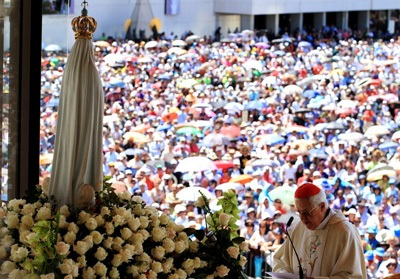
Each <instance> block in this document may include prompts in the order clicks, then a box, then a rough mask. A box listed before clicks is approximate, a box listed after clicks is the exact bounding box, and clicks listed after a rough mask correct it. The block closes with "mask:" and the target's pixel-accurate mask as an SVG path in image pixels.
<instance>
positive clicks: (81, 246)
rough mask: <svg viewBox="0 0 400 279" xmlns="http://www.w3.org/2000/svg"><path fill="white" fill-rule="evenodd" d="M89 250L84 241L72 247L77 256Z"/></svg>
mask: <svg viewBox="0 0 400 279" xmlns="http://www.w3.org/2000/svg"><path fill="white" fill-rule="evenodd" d="M89 249H90V247H89V245H88V243H87V242H85V241H78V242H77V243H76V244H75V245H74V251H75V252H77V253H78V254H79V255H85V254H86V252H87V251H88V250H89Z"/></svg>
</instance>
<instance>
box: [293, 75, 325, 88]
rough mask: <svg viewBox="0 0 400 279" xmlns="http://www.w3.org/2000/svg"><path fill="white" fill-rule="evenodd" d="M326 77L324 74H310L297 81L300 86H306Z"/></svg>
mask: <svg viewBox="0 0 400 279" xmlns="http://www.w3.org/2000/svg"><path fill="white" fill-rule="evenodd" d="M323 78H325V77H324V76H323V75H313V76H308V77H306V78H303V79H302V80H300V81H299V82H297V85H298V86H301V87H305V86H307V85H309V84H310V83H314V82H316V81H319V80H321V79H323Z"/></svg>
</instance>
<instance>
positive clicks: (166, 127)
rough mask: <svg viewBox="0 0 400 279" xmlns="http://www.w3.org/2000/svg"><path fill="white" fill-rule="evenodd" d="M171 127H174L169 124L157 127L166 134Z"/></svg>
mask: <svg viewBox="0 0 400 279" xmlns="http://www.w3.org/2000/svg"><path fill="white" fill-rule="evenodd" d="M171 127H172V125H171V124H169V123H164V124H162V125H160V126H157V129H156V130H157V131H160V132H164V131H168V130H169V129H171Z"/></svg>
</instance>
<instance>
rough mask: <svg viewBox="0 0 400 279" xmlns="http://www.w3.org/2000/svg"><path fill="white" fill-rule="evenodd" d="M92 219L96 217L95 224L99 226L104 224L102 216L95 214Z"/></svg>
mask: <svg viewBox="0 0 400 279" xmlns="http://www.w3.org/2000/svg"><path fill="white" fill-rule="evenodd" d="M94 219H96V222H97V226H99V227H101V226H104V223H105V220H104V218H103V216H101V215H97V216H96V217H94Z"/></svg>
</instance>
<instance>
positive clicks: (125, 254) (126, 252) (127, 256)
mask: <svg viewBox="0 0 400 279" xmlns="http://www.w3.org/2000/svg"><path fill="white" fill-rule="evenodd" d="M128 245H129V244H128ZM130 246H131V247H132V248H133V249H132V248H131V247H130ZM134 249H135V246H133V245H129V247H127V245H125V246H124V249H123V250H122V251H121V252H120V253H121V256H122V261H123V262H124V263H125V262H128V261H129V260H131V259H132V257H133V253H134Z"/></svg>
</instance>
